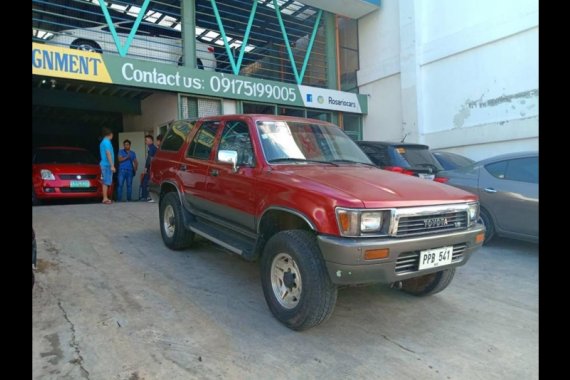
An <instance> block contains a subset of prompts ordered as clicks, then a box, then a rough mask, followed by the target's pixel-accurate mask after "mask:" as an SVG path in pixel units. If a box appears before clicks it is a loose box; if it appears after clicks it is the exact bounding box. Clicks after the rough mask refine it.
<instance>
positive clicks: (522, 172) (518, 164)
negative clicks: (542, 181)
mask: <svg viewBox="0 0 570 380" xmlns="http://www.w3.org/2000/svg"><path fill="white" fill-rule="evenodd" d="M505 178H506V179H509V180H511V181H520V182H530V183H538V157H529V158H519V159H516V160H509V161H508V165H507V172H506V175H505Z"/></svg>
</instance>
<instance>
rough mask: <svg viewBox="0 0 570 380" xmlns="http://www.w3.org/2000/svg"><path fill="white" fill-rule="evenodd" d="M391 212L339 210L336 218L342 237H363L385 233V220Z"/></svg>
mask: <svg viewBox="0 0 570 380" xmlns="http://www.w3.org/2000/svg"><path fill="white" fill-rule="evenodd" d="M386 213H388V214H387V215H389V213H390V211H364V210H350V209H342V208H338V209H337V210H336V216H337V220H338V227H339V230H340V234H341V235H342V236H361V235H362V234H370V233H375V232H376V233H378V234H380V233H383V232H384V229H385V228H384V227H385V226H384V224H385V223H384V220H385V218H387V217H388V216H387V215H386Z"/></svg>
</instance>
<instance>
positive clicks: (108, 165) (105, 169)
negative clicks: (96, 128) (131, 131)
mask: <svg viewBox="0 0 570 380" xmlns="http://www.w3.org/2000/svg"><path fill="white" fill-rule="evenodd" d="M112 139H113V131H111V130H110V129H109V128H103V140H101V144H99V152H100V153H101V162H100V164H99V165H101V179H102V180H103V203H104V204H111V200H110V199H109V197H108V194H107V193H108V191H109V186H111V184H112V183H113V173H114V172H115V152H113V146H112V145H111V140H112Z"/></svg>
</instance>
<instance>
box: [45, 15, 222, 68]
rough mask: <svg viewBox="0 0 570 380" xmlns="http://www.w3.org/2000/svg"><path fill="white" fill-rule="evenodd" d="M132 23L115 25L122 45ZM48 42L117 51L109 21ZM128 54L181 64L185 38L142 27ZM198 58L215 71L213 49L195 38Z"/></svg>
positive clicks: (71, 31) (69, 32) (101, 50)
mask: <svg viewBox="0 0 570 380" xmlns="http://www.w3.org/2000/svg"><path fill="white" fill-rule="evenodd" d="M133 24H134V22H133V21H120V22H117V23H115V24H114V26H115V29H116V31H117V35H118V36H119V39H120V40H121V43H122V44H124V43H125V41H126V40H127V37H128V35H129V33H130V31H131V28H132V27H133ZM147 28H148V27H147ZM157 31H160V30H157ZM47 43H49V44H54V45H58V46H63V47H70V48H72V49H79V50H86V51H93V52H97V53H101V52H110V53H115V54H118V50H117V45H116V44H115V40H114V39H113V35H112V34H111V31H110V30H109V25H107V24H103V25H99V26H95V27H92V28H83V29H68V30H63V31H61V32H59V33H57V34H55V35H54V36H53V37H52V38H50V39H49V40H47ZM128 54H129V56H131V57H135V58H141V59H146V60H152V61H166V62H171V63H181V60H182V40H181V39H180V38H172V37H165V36H158V35H153V34H150V33H149V32H148V31H144V30H142V28H140V29H139V30H138V31H137V34H136V35H135V38H134V39H133V42H132V43H131V46H130V47H129V53H128ZM196 61H197V65H198V68H199V69H203V70H207V71H215V70H216V65H217V62H216V57H215V55H214V48H213V47H212V46H210V45H207V44H205V43H203V42H201V41H199V40H196Z"/></svg>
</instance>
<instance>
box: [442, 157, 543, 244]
mask: <svg viewBox="0 0 570 380" xmlns="http://www.w3.org/2000/svg"><path fill="white" fill-rule="evenodd" d="M437 177H440V178H441V181H442V182H443V183H446V184H448V185H452V186H456V187H459V188H462V189H464V190H467V191H469V192H471V193H474V194H477V195H478V196H479V199H480V202H481V209H480V221H481V223H483V224H484V225H485V227H486V228H487V233H486V234H485V243H487V242H488V241H489V240H490V239H491V238H492V237H493V235H495V234H497V235H499V236H505V237H509V238H514V239H521V240H528V241H538V152H522V153H511V154H504V155H500V156H496V157H492V158H488V159H486V160H483V161H479V162H476V163H474V164H472V165H470V166H466V167H463V168H459V169H455V170H446V171H441V172H439V173H438V174H437ZM445 179H447V180H445Z"/></svg>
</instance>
